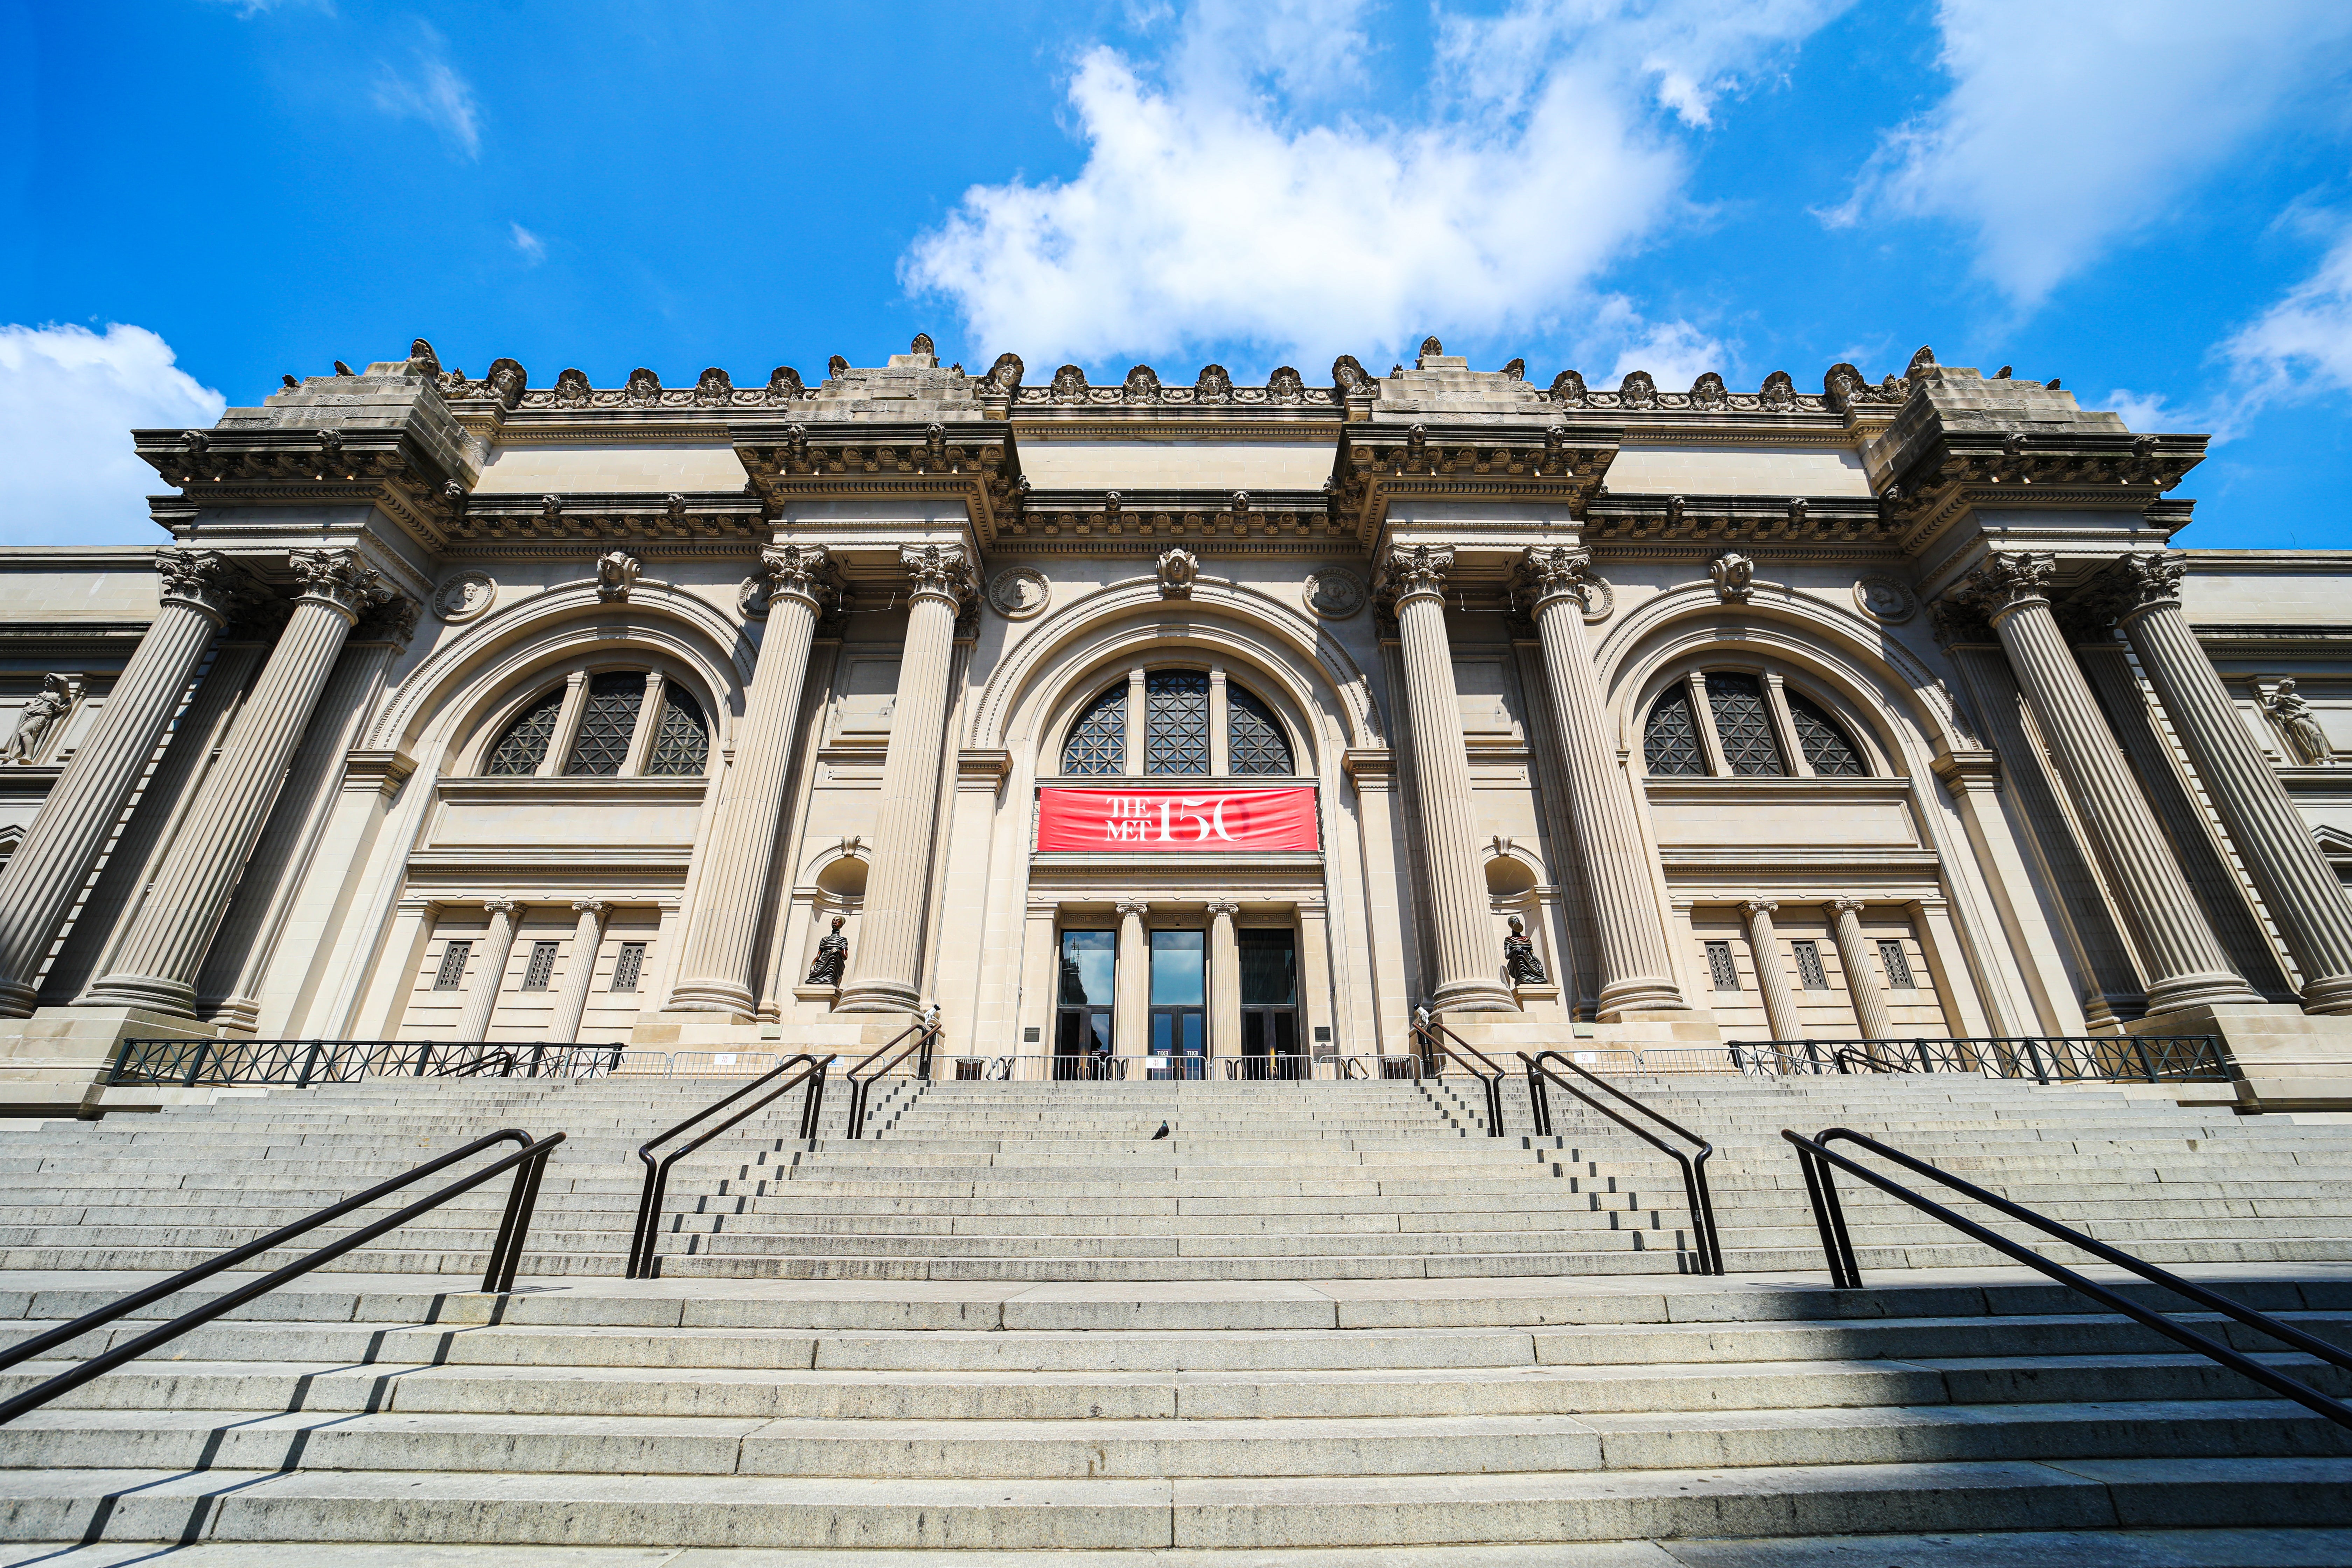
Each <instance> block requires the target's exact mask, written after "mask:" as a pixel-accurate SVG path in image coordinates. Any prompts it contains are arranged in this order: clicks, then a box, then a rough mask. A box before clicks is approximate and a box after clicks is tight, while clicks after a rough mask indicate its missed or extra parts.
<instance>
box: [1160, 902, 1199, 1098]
mask: <svg viewBox="0 0 2352 1568" xmlns="http://www.w3.org/2000/svg"><path fill="white" fill-rule="evenodd" d="M1208 1003H1209V950H1208V933H1207V932H1206V931H1153V932H1152V933H1151V1068H1150V1075H1151V1076H1152V1077H1153V1078H1184V1079H1203V1078H1206V1077H1208V1076H1209V1063H1208V1056H1209V1012H1208Z"/></svg>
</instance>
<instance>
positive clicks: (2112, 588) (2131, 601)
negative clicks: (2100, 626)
mask: <svg viewBox="0 0 2352 1568" xmlns="http://www.w3.org/2000/svg"><path fill="white" fill-rule="evenodd" d="M2188 570H2189V557H2187V556H2186V555H2183V554H2182V553H2181V552H2179V551H2177V550H2167V551H2161V552H2158V551H2148V550H2140V551H2134V552H2132V553H2131V554H2129V555H2126V556H2125V557H2124V558H2123V559H2122V560H2120V561H2118V562H2116V563H2115V564H2114V565H2113V566H2110V567H2108V568H2107V570H2106V572H2105V574H2104V575H2103V576H2102V577H2101V578H2100V580H2099V585H2100V587H2102V588H2103V589H2105V591H2106V597H2107V605H2106V607H2107V608H2109V609H2110V610H2111V611H2112V613H2113V614H2114V616H2115V618H2116V620H2118V621H2120V622H2122V623H2124V624H2125V625H2126V626H2128V625H2129V624H2130V623H2131V621H2132V620H2133V618H2134V617H2135V616H2142V615H2145V614H2147V612H2148V611H2150V610H2161V609H2165V608H2168V607H2169V608H2174V609H2177V608H2179V605H2180V579H2181V577H2182V576H2183V575H2184V574H2187V572H2188Z"/></svg>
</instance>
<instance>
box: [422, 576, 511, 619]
mask: <svg viewBox="0 0 2352 1568" xmlns="http://www.w3.org/2000/svg"><path fill="white" fill-rule="evenodd" d="M498 597H499V585H498V583H497V581H496V580H495V579H494V578H492V577H491V576H490V574H488V573H487V572H460V573H458V574H457V575H456V576H455V577H452V578H450V579H449V580H448V581H447V582H446V583H444V584H441V586H439V587H438V588H436V589H435V590H434V591H433V613H434V614H435V615H436V616H440V617H441V618H442V619H443V620H445V621H446V622H448V623H449V624H450V625H451V626H463V625H465V624H466V623H467V621H470V620H473V619H475V618H476V617H478V616H482V615H485V614H487V613H488V611H489V607H490V606H491V605H494V604H496V603H497V602H498Z"/></svg>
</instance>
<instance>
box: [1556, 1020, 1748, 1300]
mask: <svg viewBox="0 0 2352 1568" xmlns="http://www.w3.org/2000/svg"><path fill="white" fill-rule="evenodd" d="M1518 1057H1519V1060H1521V1061H1523V1062H1525V1063H1527V1064H1528V1104H1529V1105H1530V1106H1531V1107H1532V1108H1533V1110H1534V1112H1535V1119H1536V1135H1537V1136H1538V1137H1539V1138H1549V1137H1550V1136H1551V1097H1550V1096H1549V1095H1548V1094H1547V1093H1546V1092H1545V1091H1544V1080H1545V1079H1550V1080H1551V1081H1552V1082H1553V1083H1556V1084H1558V1085H1559V1087H1560V1088H1562V1089H1566V1090H1568V1092H1569V1093H1570V1094H1572V1095H1574V1096H1576V1098H1577V1099H1579V1100H1582V1101H1584V1103H1585V1104H1587V1105H1589V1106H1591V1107H1592V1109H1593V1110H1597V1111H1599V1112H1601V1115H1603V1116H1605V1117H1607V1118H1609V1120H1610V1121H1613V1122H1615V1123H1616V1124H1617V1125H1618V1126H1620V1127H1622V1128H1623V1129H1624V1130H1625V1131H1628V1132H1631V1133H1632V1134H1633V1136H1634V1137H1636V1138H1639V1139H1640V1140H1641V1141H1642V1142H1644V1143H1647V1144H1648V1145H1649V1146H1650V1147H1651V1148H1653V1149H1655V1150H1657V1151H1658V1152H1660V1153H1662V1154H1664V1155H1666V1156H1668V1157H1669V1158H1671V1159H1672V1160H1673V1161H1674V1163H1675V1164H1677V1165H1680V1166H1681V1167H1682V1171H1683V1197H1684V1199H1685V1202H1686V1203H1687V1205H1689V1208H1690V1215H1691V1232H1692V1239H1693V1240H1695V1241H1696V1243H1697V1244H1698V1271H1699V1272H1700V1273H1702V1274H1714V1275H1720V1274H1722V1273H1723V1272H1724V1265H1723V1236H1722V1233H1721V1232H1720V1231H1718V1230H1717V1228H1716V1224H1715V1194H1713V1193H1711V1192H1709V1191H1708V1190H1707V1184H1706V1163H1707V1161H1708V1160H1710V1159H1712V1158H1714V1156H1715V1145H1714V1144H1713V1143H1710V1142H1707V1141H1706V1139H1704V1138H1702V1137H1700V1136H1699V1135H1698V1134H1697V1133H1696V1132H1694V1131H1691V1130H1690V1129H1689V1128H1687V1127H1685V1126H1684V1125H1683V1124H1682V1123H1681V1122H1679V1121H1675V1120H1674V1119H1673V1118H1672V1117H1669V1116H1667V1115H1665V1114H1664V1112H1662V1111H1658V1110H1653V1109H1652V1108H1650V1107H1649V1106H1646V1105H1644V1104H1643V1103H1642V1102H1641V1101H1640V1100H1636V1099H1634V1098H1633V1096H1632V1095H1630V1094H1627V1093H1626V1092H1625V1091H1624V1090H1623V1089H1619V1088H1618V1087H1617V1086H1616V1085H1615V1084H1612V1083H1610V1082H1607V1081H1606V1080H1604V1079H1601V1078H1599V1077H1597V1076H1595V1075H1594V1074H1592V1073H1591V1072H1588V1071H1587V1070H1586V1069H1585V1068H1582V1067H1580V1066H1579V1065H1578V1064H1577V1063H1575V1062H1574V1061H1571V1060H1570V1059H1569V1058H1567V1057H1564V1056H1562V1055H1561V1054H1560V1053H1559V1052H1558V1051H1538V1053H1536V1054H1535V1055H1534V1056H1532V1057H1531V1056H1529V1055H1528V1053H1527V1052H1525V1051H1521V1052H1519V1053H1518ZM1547 1061H1554V1062H1558V1063H1559V1065H1560V1066H1562V1067H1564V1068H1568V1069H1569V1070H1570V1072H1572V1073H1574V1074H1576V1076H1577V1077H1579V1078H1580V1079H1584V1080H1585V1081H1586V1082H1588V1083H1590V1084H1591V1085H1592V1087H1593V1088H1595V1089H1599V1090H1601V1093H1603V1094H1606V1095H1609V1096H1612V1098H1614V1099H1617V1100H1622V1101H1624V1102H1625V1103H1626V1104H1627V1105H1630V1106H1632V1107H1633V1109H1634V1110H1637V1111H1639V1112H1641V1113H1642V1114H1643V1116H1646V1117H1648V1118H1649V1119H1650V1120H1651V1121H1654V1122H1656V1123H1658V1125H1660V1126H1661V1127H1664V1128H1665V1129H1667V1130H1668V1131H1672V1132H1674V1133H1675V1134H1676V1135H1677V1136H1679V1137H1683V1138H1687V1139H1689V1140H1690V1141H1691V1142H1694V1143H1696V1144H1697V1145H1698V1158H1696V1160H1694V1159H1692V1158H1691V1157H1690V1156H1689V1155H1687V1154H1685V1153H1684V1152H1683V1151H1681V1150H1680V1149H1677V1148H1675V1146H1674V1145H1673V1144H1671V1143H1669V1142H1666V1141H1665V1140H1664V1139H1663V1138H1660V1137H1658V1136H1657V1135H1656V1134H1655V1133H1654V1132H1652V1131H1650V1130H1649V1129H1647V1128H1645V1127H1636V1126H1634V1125H1633V1123H1632V1122H1631V1121H1626V1120H1625V1118H1623V1117H1622V1116H1620V1115H1619V1114H1617V1112H1615V1111H1613V1110H1610V1109H1609V1107H1607V1106H1605V1105H1603V1104H1601V1102H1600V1101H1599V1100H1595V1099H1593V1098H1592V1096H1591V1095H1589V1094H1587V1093H1585V1092H1584V1090H1582V1089H1579V1088H1577V1087H1576V1085H1574V1084H1572V1083H1570V1082H1569V1081H1568V1080H1567V1079H1564V1078H1561V1077H1560V1076H1559V1074H1558V1073H1556V1072H1554V1071H1552V1070H1551V1068H1549V1067H1546V1066H1545V1065H1544V1064H1545V1063H1546V1062H1547Z"/></svg>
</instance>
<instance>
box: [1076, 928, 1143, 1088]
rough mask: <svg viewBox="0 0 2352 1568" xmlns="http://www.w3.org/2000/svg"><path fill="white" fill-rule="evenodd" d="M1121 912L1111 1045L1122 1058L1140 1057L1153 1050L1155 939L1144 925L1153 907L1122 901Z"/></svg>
mask: <svg viewBox="0 0 2352 1568" xmlns="http://www.w3.org/2000/svg"><path fill="white" fill-rule="evenodd" d="M1150 913H1151V906H1150V904H1147V903H1145V902H1144V901H1143V900H1141V899H1122V900H1119V903H1118V963H1117V966H1116V973H1114V975H1113V978H1112V980H1111V1010H1110V1032H1111V1043H1112V1047H1113V1048H1114V1049H1115V1050H1117V1051H1118V1054H1119V1055H1120V1056H1123V1057H1140V1056H1144V1055H1147V1054H1149V1052H1150V1049H1151V939H1150V935H1149V933H1148V929H1147V928H1146V926H1145V925H1144V923H1143V922H1144V921H1145V919H1146V917H1148V916H1149V915H1150ZM1087 1000H1089V1001H1091V1000H1093V998H1091V997H1089V998H1087ZM1055 1048H1057V1049H1058V1048H1059V1047H1055Z"/></svg>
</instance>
